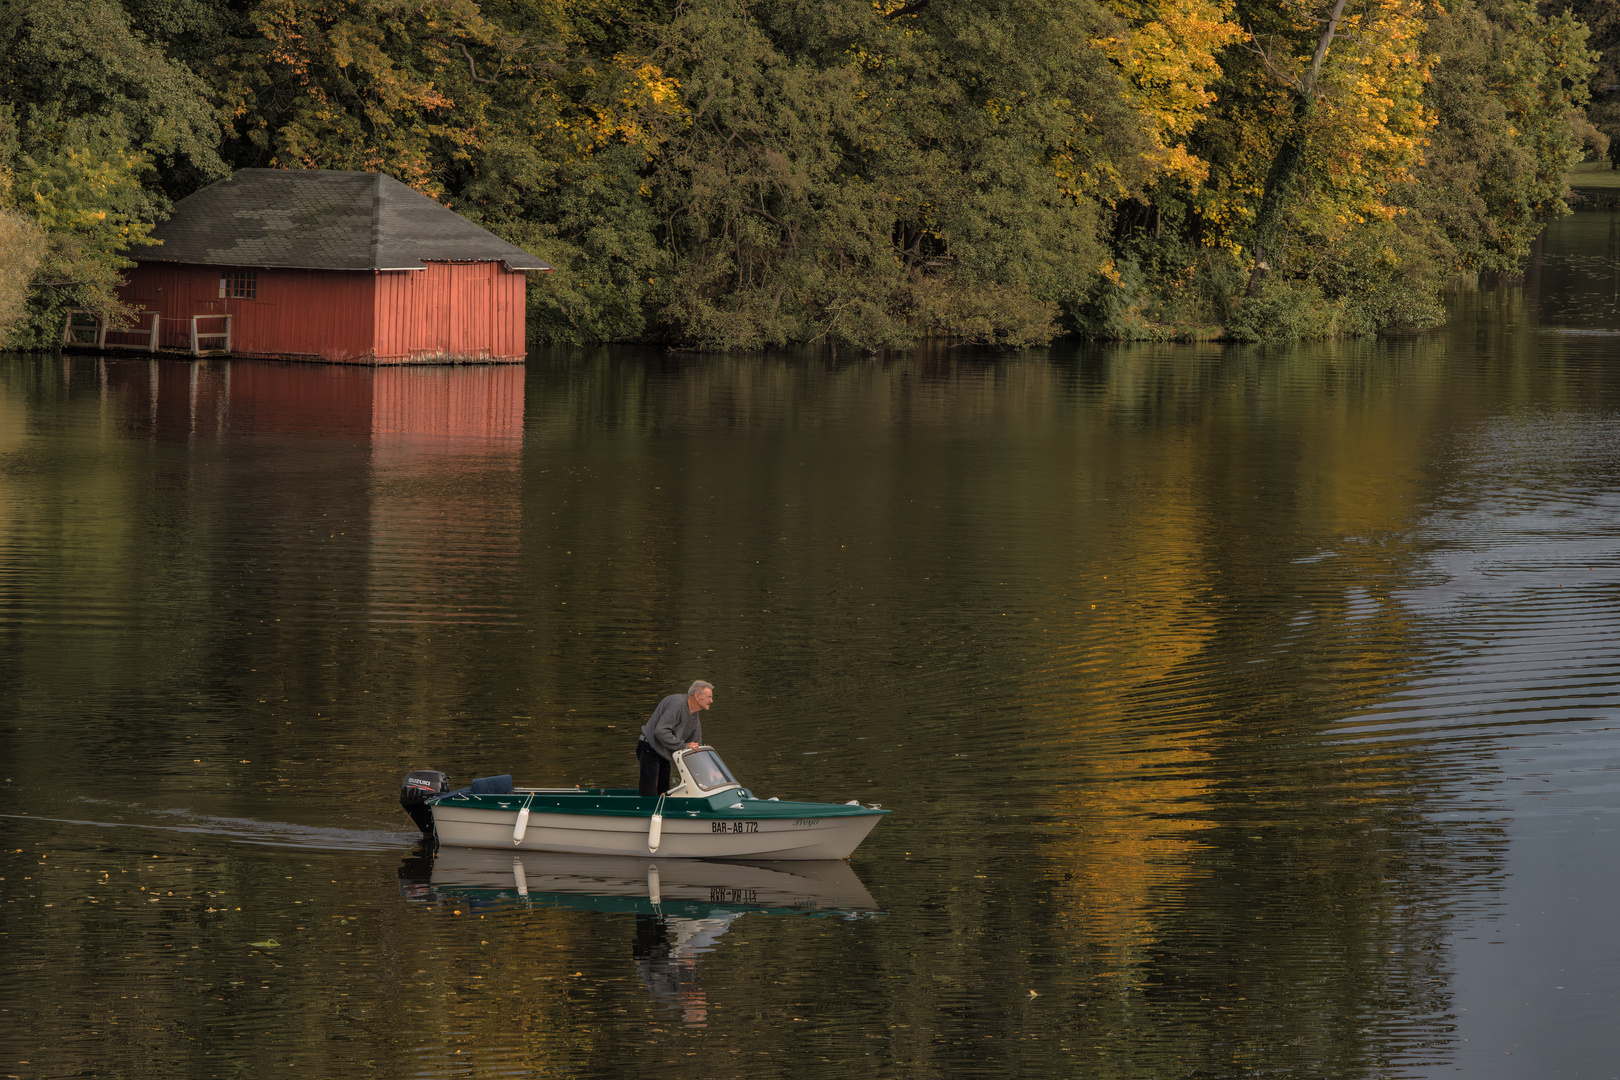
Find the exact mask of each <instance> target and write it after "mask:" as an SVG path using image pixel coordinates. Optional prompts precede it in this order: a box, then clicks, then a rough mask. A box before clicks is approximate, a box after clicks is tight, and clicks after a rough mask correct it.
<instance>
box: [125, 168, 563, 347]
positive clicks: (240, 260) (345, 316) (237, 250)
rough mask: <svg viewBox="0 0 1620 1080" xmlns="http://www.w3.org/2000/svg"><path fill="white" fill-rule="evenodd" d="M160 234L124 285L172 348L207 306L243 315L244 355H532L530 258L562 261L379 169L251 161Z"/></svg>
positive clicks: (535, 262) (533, 263) (184, 206)
mask: <svg viewBox="0 0 1620 1080" xmlns="http://www.w3.org/2000/svg"><path fill="white" fill-rule="evenodd" d="M153 236H154V238H156V239H158V240H160V241H161V244H159V245H158V246H155V247H153V248H150V249H143V250H142V251H141V252H139V253H137V254H136V256H135V257H136V260H137V265H136V267H135V269H134V270H132V271H131V272H130V273H129V276H128V280H127V282H126V284H125V286H124V287H123V289H122V290H121V296H122V298H123V299H124V300H125V301H127V302H128V303H130V304H132V305H133V306H134V307H136V308H137V309H139V310H140V311H143V312H156V313H158V315H159V318H160V324H159V344H160V347H162V348H165V349H176V350H190V348H191V346H192V340H191V331H192V320H193V318H195V317H198V316H221V315H229V316H230V318H231V323H230V331H231V348H230V352H231V354H232V355H235V356H243V357H268V358H285V359H299V360H318V361H324V362H327V363H338V364H424V363H426V364H433V363H446V362H449V363H460V362H521V361H522V360H523V359H524V355H525V353H526V343H525V333H524V315H525V288H526V284H527V277H526V274H525V271H549V270H550V269H551V268H550V267H549V266H548V265H547V264H546V263H544V262H543V261H541V260H539V259H536V258H535V257H534V256H533V255H530V254H529V253H528V252H526V251H524V250H522V249H521V248H518V247H516V246H514V245H512V244H509V243H507V242H506V241H504V240H502V239H500V238H499V237H498V236H495V235H494V234H493V233H490V232H489V231H488V230H486V229H483V228H481V227H480V226H478V225H477V224H475V223H473V222H471V221H469V220H467V219H466V218H464V217H462V216H461V215H459V214H457V213H455V212H454V211H453V210H451V209H449V208H448V207H445V206H442V205H440V204H439V203H437V202H434V201H433V200H432V199H430V198H428V197H427V196H425V195H422V194H420V193H419V192H416V191H413V190H411V189H410V188H408V187H406V186H405V185H404V184H401V183H400V182H399V181H397V180H394V179H392V178H390V177H386V176H382V175H380V174H376V173H349V172H336V171H328V170H318V169H310V170H280V169H244V170H241V171H240V172H237V173H235V174H233V175H232V176H231V177H230V178H229V179H227V180H222V181H220V182H219V183H217V184H213V185H211V186H209V187H207V188H204V189H203V190H201V191H199V192H197V193H196V194H194V195H191V196H188V197H187V198H185V199H182V200H181V201H180V202H179V203H177V204H176V205H175V208H174V213H173V215H172V216H171V217H170V219H169V220H168V221H166V222H163V223H160V224H159V226H158V227H157V228H156V229H155V230H154V231H153ZM244 283H246V285H245V287H244ZM141 323H142V324H145V319H144V318H143V319H142V320H141ZM202 329H204V330H223V329H224V323H223V320H215V321H211V322H210V323H209V324H208V325H206V326H204V327H202ZM210 344H211V343H210Z"/></svg>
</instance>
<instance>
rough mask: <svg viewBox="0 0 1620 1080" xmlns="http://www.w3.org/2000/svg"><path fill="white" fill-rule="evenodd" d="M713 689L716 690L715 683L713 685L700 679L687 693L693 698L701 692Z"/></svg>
mask: <svg viewBox="0 0 1620 1080" xmlns="http://www.w3.org/2000/svg"><path fill="white" fill-rule="evenodd" d="M713 689H714V683H712V682H704V681H703V680H702V679H699V680H698V681H697V682H695V683H693V684H692V687H691V689H689V690H687V691H686V696H687V697H691V696H693V695H694V694H696V693H697V692H698V691H699V690H713Z"/></svg>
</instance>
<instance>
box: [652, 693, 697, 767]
mask: <svg viewBox="0 0 1620 1080" xmlns="http://www.w3.org/2000/svg"><path fill="white" fill-rule="evenodd" d="M702 715H703V714H702V713H701V712H688V711H687V708H686V695H685V694H671V695H669V697H667V698H665V699H664V700H663V701H660V702H659V703H658V708H656V709H654V710H653V714H652V716H651V717H649V718H648V720H647V722H646V723H645V724H644V725H642V728H641V737H642V738H643V739H645V740H647V742H648V743H650V744H651V745H652V748H653V749H654V750H656V751H658V753H659V754H660V755H662V756H663V757H665V758H669V757H671V756H672V755H673V754H674V753H675V751H677V750H684V749H686V744H687V743H693V742H695V743H701V742H702V741H703V721H702V720H701V719H699V717H701V716H702Z"/></svg>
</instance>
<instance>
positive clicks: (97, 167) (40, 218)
mask: <svg viewBox="0 0 1620 1080" xmlns="http://www.w3.org/2000/svg"><path fill="white" fill-rule="evenodd" d="M0 170H3V171H4V172H5V173H6V174H7V176H8V178H9V184H8V185H7V186H8V190H7V193H6V194H7V199H8V201H9V203H10V206H11V208H12V209H13V210H14V211H16V212H17V213H19V214H20V215H21V216H23V217H25V218H27V219H28V220H29V221H31V222H33V223H34V224H35V225H36V226H37V227H38V228H39V229H40V230H41V231H42V232H43V234H44V237H45V250H44V253H43V256H42V258H41V259H40V260H39V261H38V263H37V265H36V267H35V271H34V279H33V284H34V288H33V292H32V295H31V296H30V298H29V301H28V305H27V314H26V316H25V317H24V318H23V319H22V320H21V321H20V322H18V323H16V324H14V325H13V326H12V328H11V333H10V336H9V339H8V341H9V344H11V345H12V346H13V347H17V348H47V347H50V346H52V345H54V344H55V343H56V342H57V341H59V340H60V337H61V326H62V318H63V314H64V313H65V312H66V311H68V310H70V309H80V308H82V309H85V310H89V311H93V312H96V313H98V314H100V315H102V316H103V317H106V318H114V319H116V318H121V317H122V316H124V315H125V314H126V313H127V311H128V308H127V307H126V306H125V305H124V304H123V303H121V302H120V301H119V299H118V296H117V289H118V286H119V285H121V284H122V283H123V278H122V275H121V271H122V270H124V269H126V268H127V267H129V266H132V265H134V264H133V263H132V262H130V260H129V259H128V258H127V257H126V254H125V253H126V252H127V251H128V249H129V247H130V246H131V245H138V244H144V243H147V242H148V241H147V236H148V234H150V232H151V230H152V224H151V223H152V222H153V221H154V220H155V219H156V218H157V216H158V215H159V214H161V213H162V211H163V207H164V201H163V197H162V194H161V193H160V192H157V191H155V190H153V188H154V185H152V184H150V183H149V180H150V174H151V172H152V165H151V161H150V159H149V158H148V157H147V155H145V154H144V153H141V152H139V151H135V150H132V149H130V147H129V144H128V142H127V139H126V138H125V133H124V131H123V130H122V129H121V128H120V127H119V126H118V125H116V124H114V123H108V122H102V121H97V120H87V119H72V120H68V119H64V118H63V116H62V110H61V109H60V108H59V107H58V106H54V105H53V106H49V107H45V108H40V107H37V106H29V108H28V110H27V112H26V114H25V117H24V119H23V120H22V121H21V122H20V123H19V122H18V120H17V117H16V114H15V113H14V112H13V111H12V110H11V108H10V107H9V106H0Z"/></svg>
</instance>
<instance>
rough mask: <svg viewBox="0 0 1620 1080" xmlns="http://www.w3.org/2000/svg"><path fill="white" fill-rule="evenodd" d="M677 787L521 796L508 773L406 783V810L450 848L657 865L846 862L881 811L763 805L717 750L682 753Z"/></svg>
mask: <svg viewBox="0 0 1620 1080" xmlns="http://www.w3.org/2000/svg"><path fill="white" fill-rule="evenodd" d="M671 764H672V767H673V769H674V771H675V774H676V776H677V778H678V780H679V783H677V784H676V785H675V786H674V787H672V788H670V789H669V790H668V791H666V792H664V793H663V794H662V795H658V796H656V797H651V798H649V797H643V796H642V795H641V794H640V792H638V791H636V790H635V789H634V788H629V789H625V788H581V787H572V788H527V787H525V788H520V787H515V786H513V783H512V777H511V776H510V775H502V776H486V777H482V778H480V779H477V780H474V781H473V782H472V783H471V784H470V785H468V786H467V787H463V788H459V789H456V790H454V791H452V790H450V782H449V777H447V776H446V775H445V774H444V773H442V772H438V771H435V770H427V769H424V770H420V771H417V772H413V773H411V774H410V775H408V776H407V777H406V778H405V781H404V784H403V786H402V787H401V790H400V797H399V801H400V805H401V806H403V807H404V808H405V811H406V813H408V814H410V815H411V818H412V820H414V821H415V822H416V824H417V827H418V828H420V829H421V830H422V833H423V835H424V836H426V837H428V838H430V839H432V840H434V841H436V842H437V843H438V844H440V845H445V846H450V847H471V848H498V849H502V850H517V851H555V852H568V853H572V854H577V855H633V856H638V857H642V858H646V857H648V856H656V857H657V858H660V859H746V860H778V859H792V860H801V859H847V858H849V856H850V853H851V852H853V851H854V850H855V849H856V847H858V846H859V845H860V843H861V841H863V840H865V839H866V837H867V834H869V833H870V832H871V831H872V829H873V828H874V827H875V826H876V825H877V823H878V821H879V820H881V819H882V817H883V815H885V814H887V813H889V811H887V810H884V809H883V808H882V807H880V806H878V805H876V804H871V805H867V806H863V805H861V804H860V803H859V802H857V801H854V800H851V801H850V802H847V803H842V804H839V803H818V802H791V801H787V800H782V799H775V798H771V799H759V798H756V797H755V796H754V795H753V793H752V792H750V791H749V790H748V789H747V788H745V787H743V786H742V785H741V784H739V783H738V782H737V780H736V778H735V777H733V776H732V775H731V770H729V769H728V768H726V764H725V762H724V761H722V760H721V759H720V755H719V754H718V753H717V752H716V751H715V749H714V748H713V747H712V746H699V747H697V748H696V749H685V750H677V751H676V752H675V753H674V755H673V757H672V762H671Z"/></svg>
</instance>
